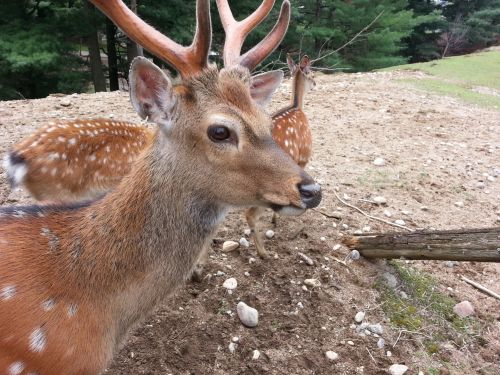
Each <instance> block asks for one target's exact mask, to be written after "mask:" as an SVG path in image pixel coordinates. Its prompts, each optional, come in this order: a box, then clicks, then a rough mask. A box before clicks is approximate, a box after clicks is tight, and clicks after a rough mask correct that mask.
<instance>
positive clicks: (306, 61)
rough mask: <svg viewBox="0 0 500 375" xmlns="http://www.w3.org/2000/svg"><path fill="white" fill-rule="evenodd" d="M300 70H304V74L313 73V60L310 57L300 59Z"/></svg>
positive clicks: (305, 56)
mask: <svg viewBox="0 0 500 375" xmlns="http://www.w3.org/2000/svg"><path fill="white" fill-rule="evenodd" d="M300 70H302V71H303V72H304V73H309V72H310V71H311V59H310V58H309V56H307V55H304V56H302V58H301V59H300Z"/></svg>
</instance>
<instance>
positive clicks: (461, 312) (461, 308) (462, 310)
mask: <svg viewBox="0 0 500 375" xmlns="http://www.w3.org/2000/svg"><path fill="white" fill-rule="evenodd" d="M453 312H454V313H455V314H457V315H458V316H459V317H461V318H465V317H467V316H470V315H472V314H474V306H472V303H470V302H469V301H462V302H460V303H457V304H456V305H455V306H453Z"/></svg>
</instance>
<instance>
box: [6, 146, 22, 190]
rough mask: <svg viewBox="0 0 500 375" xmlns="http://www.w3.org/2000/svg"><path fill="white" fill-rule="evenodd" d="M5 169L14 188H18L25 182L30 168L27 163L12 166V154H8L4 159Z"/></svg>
mask: <svg viewBox="0 0 500 375" xmlns="http://www.w3.org/2000/svg"><path fill="white" fill-rule="evenodd" d="M3 167H4V169H5V171H6V172H7V176H8V177H9V180H10V181H11V183H12V185H13V187H17V186H19V185H21V184H22V183H23V182H24V178H25V177H26V174H27V173H28V167H27V166H26V164H25V163H16V164H12V160H11V158H10V154H7V155H5V157H4V159H3Z"/></svg>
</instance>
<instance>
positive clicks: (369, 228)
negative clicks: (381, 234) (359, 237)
mask: <svg viewBox="0 0 500 375" xmlns="http://www.w3.org/2000/svg"><path fill="white" fill-rule="evenodd" d="M371 230H372V227H371V226H369V225H365V226H364V227H363V232H369V231H371Z"/></svg>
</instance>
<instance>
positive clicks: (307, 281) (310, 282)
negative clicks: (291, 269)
mask: <svg viewBox="0 0 500 375" xmlns="http://www.w3.org/2000/svg"><path fill="white" fill-rule="evenodd" d="M304 284H306V285H307V286H310V287H313V288H314V287H319V286H321V281H319V280H318V279H305V280H304Z"/></svg>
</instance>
